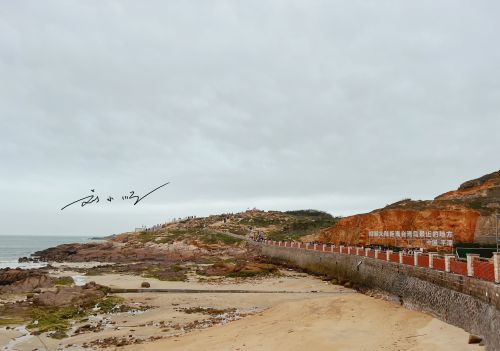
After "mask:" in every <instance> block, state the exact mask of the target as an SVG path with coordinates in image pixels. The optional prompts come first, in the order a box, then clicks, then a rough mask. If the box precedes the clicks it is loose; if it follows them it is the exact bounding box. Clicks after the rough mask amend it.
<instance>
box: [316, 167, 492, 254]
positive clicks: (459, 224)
mask: <svg viewBox="0 0 500 351" xmlns="http://www.w3.org/2000/svg"><path fill="white" fill-rule="evenodd" d="M497 209H500V171H498V172H494V173H491V174H488V175H485V176H483V177H481V178H478V179H474V180H471V181H468V182H465V183H463V184H462V185H461V186H460V187H459V188H458V189H457V190H453V191H450V192H447V193H444V194H442V195H439V196H437V197H436V198H435V199H434V200H428V201H413V200H410V199H407V200H403V201H399V202H396V203H394V204H391V205H388V206H386V207H385V208H382V209H378V210H375V211H372V212H370V213H365V214H359V215H354V216H349V217H345V218H343V219H341V220H340V221H339V222H338V223H337V224H336V225H334V226H332V227H329V228H325V229H323V230H321V231H320V232H319V234H318V235H317V239H318V240H319V241H321V242H331V243H335V244H359V245H365V244H368V243H384V240H385V243H386V244H387V243H391V242H390V240H392V239H387V238H386V239H381V238H376V239H375V238H368V232H369V231H409V230H411V231H415V230H428V231H451V232H453V233H454V240H455V242H484V243H488V242H492V241H494V237H493V236H492V234H493V230H494V227H495V215H494V213H495V210H497ZM400 241H402V243H401V242H400ZM400 241H398V246H404V240H400ZM413 244H418V245H419V246H424V247H425V242H424V240H422V242H413Z"/></svg>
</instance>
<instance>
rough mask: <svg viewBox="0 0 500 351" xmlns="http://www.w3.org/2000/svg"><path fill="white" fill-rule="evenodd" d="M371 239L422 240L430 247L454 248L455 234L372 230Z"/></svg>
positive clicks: (434, 231)
mask: <svg viewBox="0 0 500 351" xmlns="http://www.w3.org/2000/svg"><path fill="white" fill-rule="evenodd" d="M368 237H369V238H370V239H379V238H380V239H385V238H389V239H395V240H406V241H408V242H410V241H414V240H421V241H423V242H425V244H426V245H428V246H453V232H449V231H436V230H433V231H431V230H403V231H399V230H395V231H393V230H390V231H389V230H384V231H378V230H370V231H369V232H368Z"/></svg>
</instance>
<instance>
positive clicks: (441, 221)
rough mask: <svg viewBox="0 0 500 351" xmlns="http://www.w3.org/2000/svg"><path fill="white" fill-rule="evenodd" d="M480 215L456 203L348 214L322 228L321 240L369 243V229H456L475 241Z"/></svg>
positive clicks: (461, 236) (466, 239)
mask: <svg viewBox="0 0 500 351" xmlns="http://www.w3.org/2000/svg"><path fill="white" fill-rule="evenodd" d="M479 216H480V214H479V212H477V211H475V210H471V209H468V208H463V207H456V206H455V207H444V208H441V209H424V210H411V209H408V210H406V209H405V210H403V209H388V210H380V211H375V212H371V213H366V214H359V215H354V216H349V217H345V218H343V219H341V220H340V221H339V222H338V223H337V224H336V225H335V226H333V227H330V228H327V229H324V230H322V231H321V232H320V235H319V240H320V241H322V242H332V243H335V244H340V243H345V244H361V245H365V244H367V243H368V232H369V231H373V230H377V231H384V230H387V231H397V230H399V231H402V230H405V231H407V230H412V231H413V230H426V231H427V230H431V231H434V230H436V231H451V232H453V233H454V235H455V241H462V242H471V241H473V240H474V232H475V229H476V222H477V220H478V218H479ZM386 241H387V239H386ZM379 242H380V243H382V239H374V238H371V239H370V243H379ZM401 246H404V245H401Z"/></svg>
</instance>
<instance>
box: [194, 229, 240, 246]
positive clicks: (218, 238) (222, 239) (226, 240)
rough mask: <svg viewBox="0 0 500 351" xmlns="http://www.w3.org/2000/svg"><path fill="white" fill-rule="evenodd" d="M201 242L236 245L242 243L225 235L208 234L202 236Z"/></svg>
mask: <svg viewBox="0 0 500 351" xmlns="http://www.w3.org/2000/svg"><path fill="white" fill-rule="evenodd" d="M200 240H201V241H202V242H204V243H205V244H225V245H234V244H237V243H240V242H241V241H242V239H239V238H235V237H233V236H229V235H226V234H223V233H215V232H207V233H206V234H205V235H202V236H200Z"/></svg>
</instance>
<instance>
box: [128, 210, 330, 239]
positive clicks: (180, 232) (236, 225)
mask: <svg viewBox="0 0 500 351" xmlns="http://www.w3.org/2000/svg"><path fill="white" fill-rule="evenodd" d="M338 219H339V218H338V217H333V216H332V215H330V214H328V213H326V212H322V211H316V210H296V211H287V212H279V211H260V210H255V209H254V210H249V211H246V212H242V213H235V214H233V213H231V214H220V215H213V216H209V217H203V218H189V219H185V220H181V221H178V222H172V223H167V224H165V225H163V226H162V228H160V229H157V230H156V231H143V232H141V233H139V234H138V236H137V239H138V240H139V241H140V242H142V243H146V242H155V243H158V244H171V243H173V242H176V241H187V242H190V241H197V242H199V243H204V244H219V245H228V246H231V245H238V244H239V243H240V241H241V240H240V239H237V238H234V237H232V236H229V235H225V234H224V233H225V232H229V233H234V234H238V235H243V236H245V235H248V234H254V235H255V234H260V235H263V236H264V237H265V238H269V239H273V240H294V239H299V238H300V237H302V236H305V235H309V234H313V233H315V232H317V231H319V230H320V229H322V228H326V227H330V226H332V225H334V224H335V223H336V222H337V221H338Z"/></svg>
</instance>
